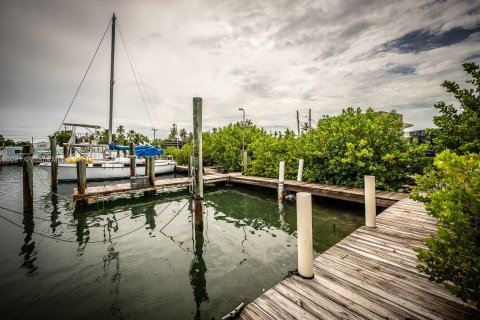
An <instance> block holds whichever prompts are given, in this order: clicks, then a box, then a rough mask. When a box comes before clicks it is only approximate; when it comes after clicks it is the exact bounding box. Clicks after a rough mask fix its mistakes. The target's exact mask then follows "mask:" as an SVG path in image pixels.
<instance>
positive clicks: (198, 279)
mask: <svg viewBox="0 0 480 320" xmlns="http://www.w3.org/2000/svg"><path fill="white" fill-rule="evenodd" d="M192 216H193V217H194V218H193V219H192V223H193V225H194V227H193V229H192V230H193V240H194V241H193V255H194V257H193V260H192V263H191V264H190V272H189V276H190V286H191V287H192V289H193V298H194V300H195V305H196V311H195V319H201V313H200V305H201V304H202V303H203V302H206V303H208V302H209V298H208V293H207V278H206V277H205V274H206V273H207V265H206V263H205V260H204V259H203V253H204V245H205V239H204V235H203V202H202V201H199V200H196V201H195V203H194V212H192Z"/></svg>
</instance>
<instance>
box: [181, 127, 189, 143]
mask: <svg viewBox="0 0 480 320" xmlns="http://www.w3.org/2000/svg"><path fill="white" fill-rule="evenodd" d="M179 135H180V139H181V140H182V141H187V139H188V132H187V130H185V128H182V130H180V133H179Z"/></svg>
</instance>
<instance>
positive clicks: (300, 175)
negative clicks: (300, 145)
mask: <svg viewBox="0 0 480 320" xmlns="http://www.w3.org/2000/svg"><path fill="white" fill-rule="evenodd" d="M302 176H303V159H300V160H298V174H297V181H302Z"/></svg>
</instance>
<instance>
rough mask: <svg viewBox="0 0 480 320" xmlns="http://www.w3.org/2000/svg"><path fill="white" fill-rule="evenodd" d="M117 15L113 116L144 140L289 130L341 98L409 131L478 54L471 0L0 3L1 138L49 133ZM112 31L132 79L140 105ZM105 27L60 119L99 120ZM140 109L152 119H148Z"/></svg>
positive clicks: (104, 114)
mask: <svg viewBox="0 0 480 320" xmlns="http://www.w3.org/2000/svg"><path fill="white" fill-rule="evenodd" d="M113 11H115V13H116V15H117V17H118V20H117V22H118V26H119V29H117V39H116V40H117V43H116V54H115V59H116V60H115V61H116V71H115V72H116V82H115V90H116V91H115V112H114V122H115V125H119V124H123V125H124V126H125V127H126V128H127V129H135V130H139V131H142V132H143V133H145V134H148V135H149V136H152V134H153V132H152V131H151V128H152V126H154V127H156V128H159V129H160V131H159V133H157V134H160V136H165V135H166V134H167V132H168V130H169V128H170V127H171V126H172V123H177V124H178V126H179V127H185V128H187V130H189V131H190V130H191V127H192V119H191V118H192V112H191V109H192V97H195V96H199V97H202V98H203V105H204V127H205V128H206V129H209V128H212V127H218V126H223V125H225V124H228V123H229V122H232V121H237V120H240V119H241V117H242V114H241V112H240V111H238V108H239V107H244V108H245V110H246V116H247V118H249V119H252V121H253V122H254V123H256V124H257V125H259V126H262V127H264V128H265V129H267V130H278V129H280V130H284V129H286V128H290V129H296V110H297V109H298V110H299V111H300V114H301V118H302V120H305V116H307V114H308V109H309V108H311V109H312V117H313V119H314V120H317V119H319V118H320V117H321V116H322V115H335V114H338V113H340V112H341V110H342V108H345V107H348V106H355V107H362V108H365V107H373V108H374V109H376V110H386V111H387V110H390V109H392V108H395V109H396V110H397V111H398V112H400V113H402V114H403V115H404V120H405V121H406V122H409V123H413V124H415V126H414V127H413V128H414V129H423V128H426V127H431V126H432V117H433V116H434V115H435V110H434V108H433V104H434V103H435V102H437V101H439V100H445V101H448V102H453V100H452V98H451V97H450V96H449V95H448V94H446V93H445V91H444V89H443V88H441V87H440V84H441V83H442V82H443V80H445V79H449V80H456V81H459V82H461V83H464V81H465V80H466V78H465V76H464V74H463V72H462V70H461V64H462V63H464V62H466V61H476V62H479V61H480V2H478V1H429V0H416V1H383V0H378V1H375V0H372V1H365V0H364V1H327V0H325V1H319V0H311V1H293V0H290V1H285V0H277V1H267V0H262V1H259V0H258V1H241V0H208V1H207V0H206V1H201V0H197V1H179V0H157V1H153V0H152V1H96V0H84V1H65V0H1V1H0V43H1V49H0V134H3V135H4V136H5V137H14V138H23V137H31V136H35V137H39V138H42V137H46V136H47V135H49V134H51V133H53V132H54V131H55V130H57V129H58V127H59V125H60V123H61V121H62V119H63V117H64V115H65V113H66V111H67V109H68V107H69V104H70V102H71V100H72V98H73V96H74V94H75V91H76V89H77V87H78V85H79V83H80V81H81V79H82V77H83V74H84V73H85V71H86V69H87V66H88V64H89V62H90V60H91V58H92V56H93V53H94V52H95V49H96V47H97V45H98V44H99V42H100V39H101V37H102V35H103V33H104V32H105V30H106V28H107V25H108V23H109V19H110V18H111V15H112V12H113ZM119 30H121V32H122V34H123V36H124V40H125V41H126V44H127V45H128V48H129V50H130V52H131V56H132V57H133V61H132V64H134V67H135V69H136V70H138V72H137V78H138V80H139V82H140V87H141V88H142V90H143V91H142V92H143V98H144V100H145V102H146V105H147V110H148V113H147V111H146V109H145V106H144V104H143V102H142V97H141V95H140V93H139V90H138V87H137V83H136V82H135V77H134V75H133V73H132V70H131V66H130V62H129V59H128V56H127V54H126V51H125V49H124V46H123V43H122V38H121V37H119V36H118V35H119ZM109 54H110V31H108V32H107V34H106V36H105V39H104V41H103V43H102V45H101V46H100V49H99V51H98V54H97V57H96V59H95V60H94V62H93V64H92V66H91V68H90V71H89V73H88V75H87V77H86V79H85V82H84V83H83V86H82V87H81V89H80V92H79V94H78V96H77V98H76V99H75V102H74V103H73V106H72V108H71V110H70V112H69V113H68V115H67V118H66V121H67V122H76V123H89V124H97V125H101V126H103V127H107V126H108V97H109V72H110V71H109V68H110V65H109V61H110V58H109ZM149 115H150V118H151V120H150V119H149Z"/></svg>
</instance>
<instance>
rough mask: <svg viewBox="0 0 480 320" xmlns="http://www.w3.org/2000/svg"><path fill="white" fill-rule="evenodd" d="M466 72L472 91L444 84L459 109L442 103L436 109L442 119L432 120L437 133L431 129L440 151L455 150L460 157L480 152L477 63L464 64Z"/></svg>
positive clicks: (479, 103)
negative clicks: (455, 100) (469, 78)
mask: <svg viewBox="0 0 480 320" xmlns="http://www.w3.org/2000/svg"><path fill="white" fill-rule="evenodd" d="M463 70H464V71H465V72H466V73H467V74H468V75H470V76H471V77H472V79H471V80H467V83H469V84H471V86H472V87H473V88H469V89H461V88H460V86H459V85H458V84H457V83H456V82H454V81H448V80H446V81H444V82H443V84H442V87H444V88H446V89H447V92H449V93H452V94H453V95H454V96H455V99H457V101H458V102H459V104H460V108H459V109H457V108H455V107H454V106H453V105H446V104H445V102H443V101H440V102H438V103H437V104H435V105H434V107H435V108H436V109H438V111H439V113H440V114H439V115H438V116H435V117H433V123H434V124H435V125H436V126H437V127H438V129H431V130H430V132H432V133H433V134H434V135H435V136H436V138H435V139H434V144H435V147H436V148H437V149H438V150H446V149H450V150H454V151H455V152H456V153H458V154H466V153H468V152H474V153H479V152H480V68H479V66H478V65H477V64H475V63H465V64H463Z"/></svg>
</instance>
